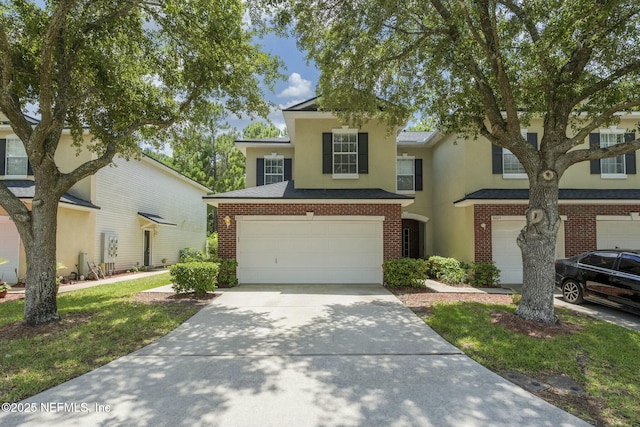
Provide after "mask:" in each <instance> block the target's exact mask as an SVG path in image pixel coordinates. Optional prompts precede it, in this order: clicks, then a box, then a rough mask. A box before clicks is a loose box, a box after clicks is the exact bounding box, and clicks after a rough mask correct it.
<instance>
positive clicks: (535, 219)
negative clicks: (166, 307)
mask: <svg viewBox="0 0 640 427" xmlns="http://www.w3.org/2000/svg"><path fill="white" fill-rule="evenodd" d="M534 181H535V182H534ZM558 194H559V191H558V178H557V177H556V175H555V173H554V172H552V171H544V172H542V173H540V174H539V176H538V177H537V179H536V180H532V179H531V180H530V189H529V208H528V209H527V214H526V216H527V224H526V226H525V228H523V229H522V231H521V232H520V235H519V236H518V246H520V249H521V251H522V266H523V287H522V299H521V301H520V305H519V306H518V309H517V310H516V314H517V315H519V316H520V317H522V318H524V319H528V320H534V321H536V322H540V323H544V324H549V325H551V324H555V323H557V322H558V319H557V317H556V315H555V311H554V307H553V291H554V287H555V266H554V262H555V252H556V238H557V233H558V229H559V227H560V216H559V214H558Z"/></svg>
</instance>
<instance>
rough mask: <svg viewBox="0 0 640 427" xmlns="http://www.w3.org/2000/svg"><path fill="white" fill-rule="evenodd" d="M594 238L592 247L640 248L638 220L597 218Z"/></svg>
mask: <svg viewBox="0 0 640 427" xmlns="http://www.w3.org/2000/svg"><path fill="white" fill-rule="evenodd" d="M596 240H597V245H598V247H597V248H593V249H615V248H620V249H640V221H631V220H626V221H625V220H603V219H598V220H597V222H596Z"/></svg>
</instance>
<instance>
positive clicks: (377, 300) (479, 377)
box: [0, 285, 587, 427]
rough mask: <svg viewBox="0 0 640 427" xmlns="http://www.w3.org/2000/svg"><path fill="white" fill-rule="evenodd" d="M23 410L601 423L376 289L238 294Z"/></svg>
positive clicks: (86, 415) (197, 417) (263, 425)
mask: <svg viewBox="0 0 640 427" xmlns="http://www.w3.org/2000/svg"><path fill="white" fill-rule="evenodd" d="M20 405H21V406H20V407H18V408H16V409H20V410H21V412H19V413H4V414H1V415H0V425H3V426H15V425H38V426H46V425H56V426H62V425H64V426H89V425H91V426H99V425H102V426H113V425H123V426H233V427H237V426H260V427H267V426H277V427H286V426H295V427H301V426H302V427H306V426H318V427H320V426H322V427H349V426H367V427H375V426H380V427H383V426H384V427H388V426H393V427H400V426H407V427H409V426H412V427H413V426H487V425H491V426H514V425H521V426H585V425H587V424H586V423H584V422H583V421H581V420H579V419H578V418H575V417H573V416H571V415H569V414H567V413H566V412H564V411H561V410H560V409H558V408H556V407H554V406H552V405H550V404H548V403H546V402H545V401H543V400H541V399H539V398H537V397H535V396H533V395H531V394H529V393H528V392H526V391H524V390H522V389H521V388H519V387H517V386H515V385H513V384H512V383H510V382H508V381H506V380H504V379H503V378H501V377H499V376H498V375H495V374H493V373H492V372H490V371H488V370H486V369H484V368H482V367H481V366H480V365H478V364H477V363H475V362H473V361H472V360H471V359H469V358H468V357H466V356H464V355H463V354H462V353H461V352H460V351H459V350H458V349H457V348H455V347H453V346H452V345H450V344H449V343H447V342H446V341H444V340H443V339H442V338H440V336H438V335H437V334H436V333H435V332H434V331H433V330H431V329H430V328H429V327H428V326H427V325H426V324H424V322H422V321H421V320H420V319H418V317H416V316H415V315H414V314H413V313H412V312H411V311H410V310H408V309H407V308H406V307H404V306H403V305H402V304H401V303H400V302H399V301H398V300H397V299H396V298H395V297H394V296H393V295H391V294H390V293H389V292H387V291H386V290H385V289H384V288H383V287H381V286H374V285H371V286H338V285H329V286H323V285H311V286H306V285H298V286H293V285H288V286H241V287H238V288H235V289H231V290H225V291H224V292H223V296H221V297H220V298H217V299H216V300H214V301H213V302H212V303H211V304H210V305H208V306H207V307H205V308H204V309H203V310H201V311H200V312H199V313H198V314H196V315H195V316H194V317H192V318H191V319H189V321H187V322H186V323H184V324H183V325H181V326H180V327H179V328H178V329H176V330H175V331H173V332H172V333H170V334H168V335H167V336H166V337H164V338H162V339H161V340H159V341H158V342H156V343H154V344H152V345H150V346H148V347H145V348H143V349H141V350H139V351H137V352H135V353H132V354H130V355H128V356H125V357H122V358H120V359H118V360H115V361H114V362H112V363H109V364H108V365H105V366H103V367H102V368H99V369H97V370H95V371H93V372H90V373H88V374H86V375H83V376H81V377H78V378H76V379H74V380H71V381H69V382H67V383H65V384H62V385H60V386H58V387H54V388H52V389H50V390H47V391H45V392H43V393H41V394H38V395H37V396H34V397H33V398H30V399H27V400H25V401H23V402H21V403H20ZM29 411H30V412H29Z"/></svg>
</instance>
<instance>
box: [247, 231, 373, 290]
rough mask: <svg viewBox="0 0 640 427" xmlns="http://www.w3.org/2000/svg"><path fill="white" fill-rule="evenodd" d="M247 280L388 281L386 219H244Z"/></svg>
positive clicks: (294, 281)
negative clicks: (385, 271)
mask: <svg viewBox="0 0 640 427" xmlns="http://www.w3.org/2000/svg"><path fill="white" fill-rule="evenodd" d="M238 236H239V239H238V247H237V254H238V256H237V257H238V279H239V280H240V282H241V283H382V267H381V265H382V258H383V257H382V222H381V221H378V222H367V221H365V222H357V221H340V220H334V221H318V220H310V221H277V220H274V221H239V224H238Z"/></svg>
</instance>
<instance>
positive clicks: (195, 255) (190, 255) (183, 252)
mask: <svg viewBox="0 0 640 427" xmlns="http://www.w3.org/2000/svg"><path fill="white" fill-rule="evenodd" d="M178 258H179V260H180V262H200V261H206V260H207V256H206V255H205V254H204V252H202V251H199V250H197V249H195V248H184V249H180V251H179V252H178Z"/></svg>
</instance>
